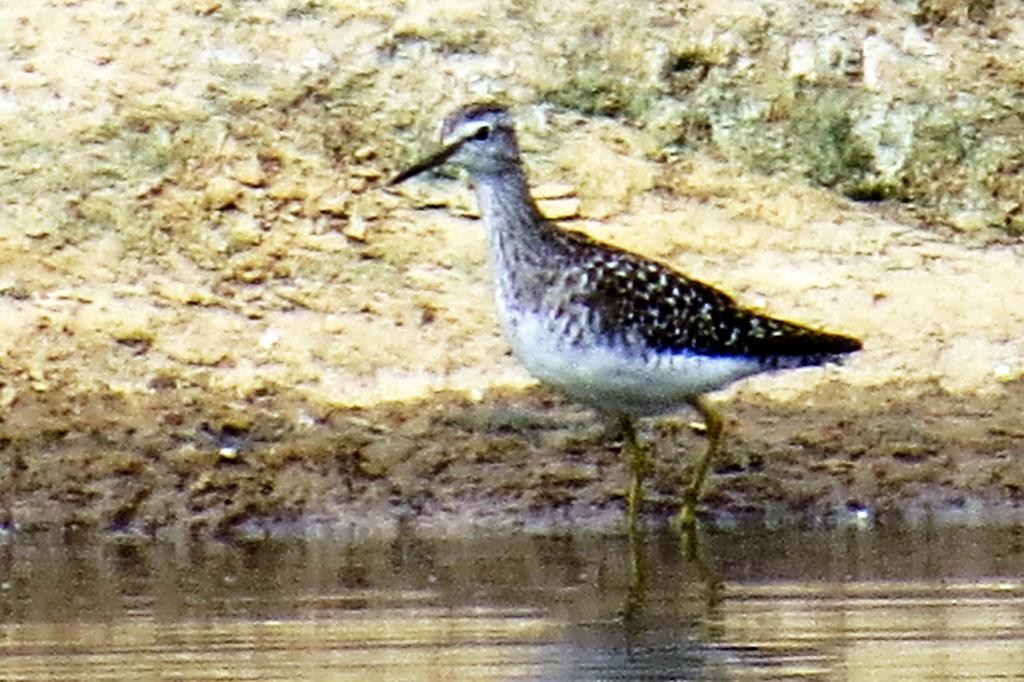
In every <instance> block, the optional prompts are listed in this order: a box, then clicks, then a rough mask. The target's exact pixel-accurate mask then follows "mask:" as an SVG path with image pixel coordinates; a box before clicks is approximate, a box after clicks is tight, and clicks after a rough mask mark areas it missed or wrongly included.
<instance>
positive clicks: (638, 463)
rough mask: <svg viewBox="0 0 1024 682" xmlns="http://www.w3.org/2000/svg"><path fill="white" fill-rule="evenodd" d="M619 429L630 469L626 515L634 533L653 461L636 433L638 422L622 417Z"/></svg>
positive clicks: (631, 531) (625, 416)
mask: <svg viewBox="0 0 1024 682" xmlns="http://www.w3.org/2000/svg"><path fill="white" fill-rule="evenodd" d="M619 428H620V429H621V432H622V454H623V455H625V456H626V465H627V466H628V467H629V473H630V481H629V492H628V493H627V496H626V503H627V507H626V515H627V522H628V523H629V531H630V533H634V532H635V531H636V528H637V518H638V517H639V514H640V505H642V504H643V501H644V489H643V485H644V478H645V477H646V476H647V473H648V472H649V471H650V470H651V461H650V459H649V458H648V456H647V450H646V448H644V446H643V445H642V444H641V443H640V437H639V435H638V434H637V432H636V421H635V420H634V419H633V417H630V416H628V415H621V416H620V417H619Z"/></svg>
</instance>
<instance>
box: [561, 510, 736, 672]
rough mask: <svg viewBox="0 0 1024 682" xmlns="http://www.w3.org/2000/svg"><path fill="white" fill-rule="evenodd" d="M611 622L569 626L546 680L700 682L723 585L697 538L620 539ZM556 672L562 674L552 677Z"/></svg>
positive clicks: (651, 534) (648, 534) (643, 534)
mask: <svg viewBox="0 0 1024 682" xmlns="http://www.w3.org/2000/svg"><path fill="white" fill-rule="evenodd" d="M625 539H626V546H625V549H626V550H627V552H626V554H627V556H626V557H624V558H625V559H626V578H627V580H626V584H625V586H624V589H622V590H621V591H619V593H618V594H619V598H620V606H619V608H618V610H617V612H616V613H615V617H613V618H608V619H597V620H594V621H591V622H582V623H578V624H576V626H575V627H574V628H573V631H572V633H571V635H570V637H569V642H568V645H567V647H566V650H565V651H564V652H563V653H564V654H565V656H566V657H565V661H564V663H563V665H562V666H559V668H558V669H556V670H555V671H554V674H553V675H552V676H551V677H552V678H554V679H648V680H654V679H666V680H667V679H706V678H708V675H710V676H711V678H713V677H714V674H713V670H714V668H715V662H714V660H713V654H712V653H711V650H710V649H709V647H708V642H709V640H713V639H714V637H715V626H714V623H715V622H717V621H719V620H720V617H719V615H718V609H719V607H720V605H721V603H722V598H723V583H722V581H721V579H720V578H719V577H718V576H717V574H716V572H715V569H714V567H713V562H709V561H708V560H707V559H706V557H705V555H704V552H703V548H702V545H701V542H700V536H699V534H698V533H690V534H678V533H675V532H670V531H667V530H664V531H647V530H644V529H638V530H635V531H634V532H630V533H627V535H626V538H625ZM559 670H561V671H564V672H559Z"/></svg>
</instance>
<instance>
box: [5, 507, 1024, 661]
mask: <svg viewBox="0 0 1024 682" xmlns="http://www.w3.org/2000/svg"><path fill="white" fill-rule="evenodd" d="M686 554H687V553H686V552H684V551H681V549H680V547H679V543H678V542H677V541H676V539H675V538H674V537H673V536H671V535H667V534H666V535H656V534H652V535H648V536H646V537H645V538H644V539H643V541H641V542H638V543H635V544H633V545H631V544H630V543H629V542H628V541H627V540H626V539H625V538H618V537H606V536H593V535H564V536H552V535H544V536H536V535H525V534H524V535H505V536H500V537H493V536H481V537H476V538H441V539H438V538H424V537H418V536H416V535H415V534H413V533H405V534H402V535H400V536H399V537H397V538H392V539H390V540H381V539H359V538H353V537H350V536H349V534H347V533H345V532H341V531H336V532H328V531H324V530H323V529H319V530H316V531H312V530H310V531H309V532H307V533H306V537H304V538H284V539H273V540H265V541H259V542H245V543H237V544H233V543H215V542H206V543H200V542H193V541H188V540H184V539H179V540H167V541H154V542H149V541H141V540H138V539H134V538H121V539H116V540H111V539H109V538H108V539H105V540H98V539H95V538H68V537H62V538H52V537H45V538H44V537H32V538H27V539H26V538H23V537H18V536H7V537H6V538H5V539H4V541H3V544H0V569H2V574H0V590H2V591H0V656H2V661H0V663H2V667H0V679H3V680H44V679H45V680H82V679H91V680H102V679H108V680H135V679H143V680H157V679H182V680H225V679H230V680H297V679H310V680H349V679H351V680H356V679H358V680H402V679H409V680H496V679H502V680H505V679H544V680H547V679H555V680H569V679H613V680H633V679H648V680H658V679H690V680H722V679H739V680H747V679H749V680H763V679H776V680H783V679H785V680H790V679H811V680H917V679H927V680H993V679H1024V570H1022V569H1024V531H1022V530H1018V529H1016V528H1013V527H1001V528H935V527H929V526H928V525H922V526H920V527H916V528H913V529H906V528H903V529H893V528H882V529H877V528H876V529H871V530H863V529H852V528H847V529H841V530H816V531H794V530H786V531H729V532H715V533H711V534H708V535H705V536H702V538H701V542H700V546H699V548H698V552H697V554H696V555H694V556H690V557H688V556H687V555H686Z"/></svg>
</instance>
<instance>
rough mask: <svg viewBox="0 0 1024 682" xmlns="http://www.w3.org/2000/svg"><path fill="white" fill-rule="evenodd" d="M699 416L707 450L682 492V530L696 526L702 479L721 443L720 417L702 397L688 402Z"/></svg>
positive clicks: (680, 511) (716, 454) (680, 514)
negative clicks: (706, 439) (701, 419)
mask: <svg viewBox="0 0 1024 682" xmlns="http://www.w3.org/2000/svg"><path fill="white" fill-rule="evenodd" d="M690 405H692V406H693V408H694V409H695V410H697V412H699V413H700V416H701V417H702V418H703V419H704V426H705V428H706V429H707V438H708V449H707V450H706V451H705V452H704V455H703V456H702V457H701V458H700V459H699V460H697V464H696V465H695V466H694V468H693V478H692V479H691V480H690V485H689V486H687V488H686V490H685V491H684V492H683V508H682V509H680V510H679V517H678V519H677V523H678V524H679V527H680V528H682V529H683V530H687V529H692V528H693V527H694V526H696V525H697V503H698V502H699V501H700V491H701V488H702V487H703V486H704V479H705V478H707V475H708V469H710V468H711V462H712V461H713V460H714V459H715V458H716V457H717V456H718V450H719V446H720V445H721V442H722V417H721V416H720V415H719V414H718V412H717V411H715V409H714V408H713V407H711V405H709V404H708V402H707V400H706V399H705V398H704V397H703V396H697V397H696V398H694V399H693V400H691V401H690Z"/></svg>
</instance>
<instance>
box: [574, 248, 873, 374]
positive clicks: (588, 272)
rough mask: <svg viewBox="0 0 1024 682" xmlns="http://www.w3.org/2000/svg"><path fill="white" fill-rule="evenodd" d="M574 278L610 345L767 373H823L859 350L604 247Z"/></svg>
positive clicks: (849, 341)
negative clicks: (754, 366) (758, 367)
mask: <svg viewBox="0 0 1024 682" xmlns="http://www.w3.org/2000/svg"><path fill="white" fill-rule="evenodd" d="M581 241H585V242H588V243H590V244H591V246H592V248H591V249H587V251H589V253H587V258H586V259H585V262H584V263H580V264H579V265H582V266H583V267H582V268H581V269H580V270H578V271H577V272H574V273H573V272H569V270H571V269H567V274H566V275H565V277H567V278H573V277H576V278H579V281H576V282H568V283H567V284H569V287H568V288H569V289H574V290H575V291H576V296H575V297H574V298H575V299H576V301H575V302H577V303H579V304H581V305H583V306H587V307H589V308H590V310H591V315H592V319H591V324H594V325H596V326H597V328H598V329H600V330H601V333H602V334H603V335H605V336H606V337H608V338H617V339H618V340H619V341H620V342H624V343H629V340H630V339H635V340H638V341H640V343H641V344H642V345H643V346H646V347H647V348H649V349H650V350H653V351H655V352H662V351H663V352H669V353H677V352H687V351H688V352H694V353H699V354H701V355H709V356H742V357H750V358H755V359H757V360H758V361H760V362H762V363H763V364H764V365H765V366H766V367H773V366H778V367H795V366H801V365H816V364H821V363H823V362H828V361H831V360H835V359H837V358H838V356H840V355H843V354H846V353H851V352H853V351H856V350H858V349H860V347H861V343H860V341H858V340H857V339H855V338H852V337H849V336H843V335H841V334H831V333H828V332H822V331H818V330H815V329H811V328H809V327H804V326H802V325H799V324H795V323H793V322H787V321H785V320H779V319H775V318H772V317H768V316H766V315H761V314H759V313H756V312H754V311H751V310H748V309H746V308H743V307H742V306H740V305H739V304H737V303H736V301H735V300H733V299H732V297H730V296H729V295H728V294H725V293H723V292H721V291H719V290H717V289H715V288H714V287H712V286H710V285H707V284H704V283H703V282H700V281H697V280H694V279H690V278H688V277H686V276H684V275H682V274H680V273H678V272H676V271H674V270H672V269H671V268H669V267H667V266H665V265H662V264H660V263H657V262H654V261H649V260H646V259H643V258H639V257H637V256H635V255H633V254H631V253H629V252H626V251H623V250H621V249H616V248H614V247H610V246H609V245H605V244H597V243H594V242H591V240H589V239H587V238H585V237H583V238H581Z"/></svg>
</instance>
